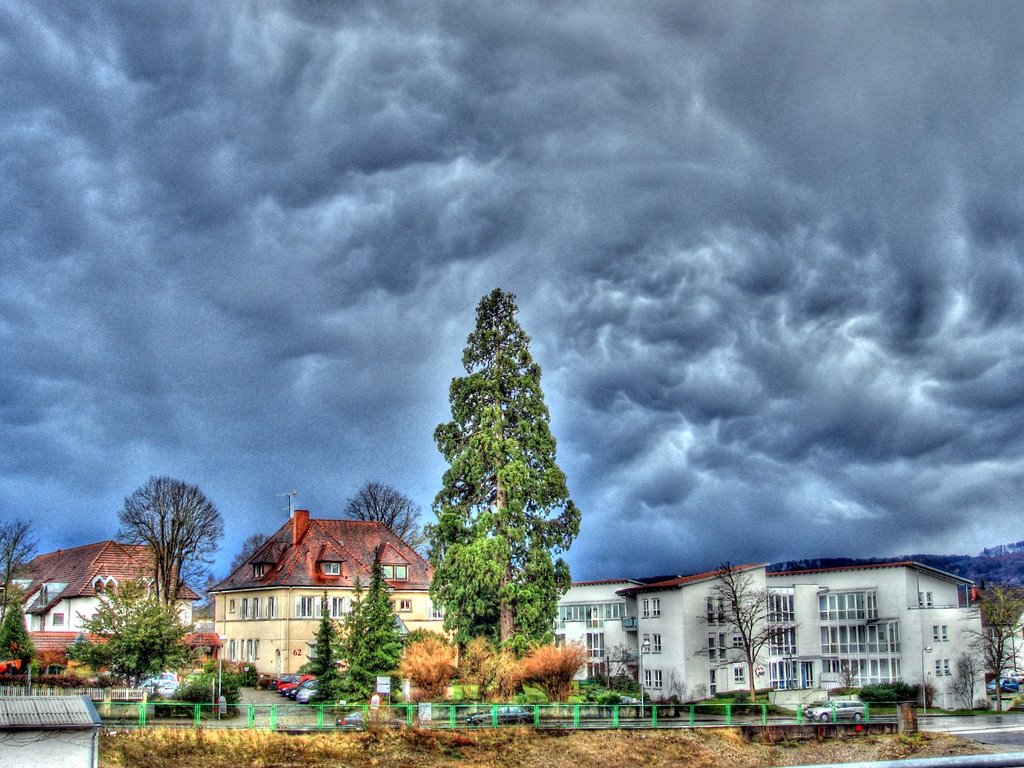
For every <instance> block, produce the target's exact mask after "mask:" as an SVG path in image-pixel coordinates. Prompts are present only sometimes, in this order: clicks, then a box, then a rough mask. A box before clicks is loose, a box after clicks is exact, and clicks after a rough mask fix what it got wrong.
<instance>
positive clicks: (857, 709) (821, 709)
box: [804, 701, 868, 723]
mask: <svg viewBox="0 0 1024 768" xmlns="http://www.w3.org/2000/svg"><path fill="white" fill-rule="evenodd" d="M867 711H868V710H867V707H866V706H865V705H864V704H863V703H862V702H859V701H817V702H815V703H814V704H811V705H810V706H809V707H807V709H805V710H804V715H805V716H806V717H807V719H808V720H818V721H820V722H822V723H828V722H831V721H832V720H833V712H834V713H835V720H852V721H853V722H855V723H859V722H860V721H861V720H863V719H864V716H865V715H866V714H867Z"/></svg>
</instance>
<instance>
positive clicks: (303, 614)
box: [295, 595, 317, 619]
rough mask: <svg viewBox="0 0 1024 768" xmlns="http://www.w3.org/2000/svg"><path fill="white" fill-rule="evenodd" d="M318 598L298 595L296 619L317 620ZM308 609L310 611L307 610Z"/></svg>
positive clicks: (296, 599)
mask: <svg viewBox="0 0 1024 768" xmlns="http://www.w3.org/2000/svg"><path fill="white" fill-rule="evenodd" d="M316 602H317V600H316V598H315V597H313V596H310V595H298V596H296V598H295V618H296V619H314V618H316ZM307 607H308V610H307Z"/></svg>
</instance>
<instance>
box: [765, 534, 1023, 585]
mask: <svg viewBox="0 0 1024 768" xmlns="http://www.w3.org/2000/svg"><path fill="white" fill-rule="evenodd" d="M898 560H914V561H916V562H918V563H921V564H922V565H928V566H931V567H932V568H938V569H940V570H943V571H948V572H949V573H954V574H956V575H957V576H963V577H964V578H966V579H971V580H972V581H974V582H976V583H977V584H978V586H982V587H984V586H995V585H1001V586H1024V541H1018V542H1014V543H1013V544H1001V545H999V546H995V547H990V548H989V547H987V548H985V549H983V550H982V551H981V553H980V554H978V555H927V554H917V555H896V556H893V557H867V558H864V557H861V558H857V557H817V558H806V559H803V560H786V561H783V562H779V563H772V564H771V565H770V566H769V567H768V569H769V570H770V571H777V572H783V573H788V572H791V571H805V570H815V569H818V568H844V567H849V566H853V565H871V564H873V563H891V562H893V561H898Z"/></svg>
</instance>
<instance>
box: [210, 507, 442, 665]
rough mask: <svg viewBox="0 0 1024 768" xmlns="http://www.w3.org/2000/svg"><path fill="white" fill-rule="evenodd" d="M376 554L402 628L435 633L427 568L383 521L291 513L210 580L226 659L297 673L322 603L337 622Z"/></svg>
mask: <svg viewBox="0 0 1024 768" xmlns="http://www.w3.org/2000/svg"><path fill="white" fill-rule="evenodd" d="M377 555H379V558H380V565H381V568H382V570H383V574H384V580H385V582H386V583H387V584H388V586H389V588H390V589H391V596H392V602H393V605H394V611H395V616H396V617H397V620H398V621H399V623H400V624H401V626H402V628H403V631H405V630H409V631H411V630H415V629H430V630H433V631H436V632H441V631H442V627H443V616H442V615H441V614H440V613H439V612H438V611H436V610H435V609H434V607H433V605H432V603H431V601H430V597H429V594H428V593H429V589H430V581H431V578H432V576H433V573H432V570H431V568H430V565H429V564H428V563H427V562H426V560H424V559H423V557H422V556H420V555H419V554H418V553H417V552H416V551H415V550H414V549H413V548H412V547H410V546H409V545H408V544H406V543H405V542H404V541H403V540H402V539H401V538H399V537H398V536H396V535H395V534H394V533H392V532H391V530H389V529H388V528H387V526H385V525H383V524H381V523H376V522H365V521H360V520H332V519H313V518H310V516H309V511H308V510H302V509H299V510H295V513H294V515H293V517H292V519H291V520H289V521H288V522H286V523H285V524H284V525H283V526H282V527H281V528H280V529H279V530H278V531H277V532H276V533H274V534H273V535H272V536H271V537H270V538H268V539H267V541H266V542H264V543H263V545H262V546H261V547H260V548H259V549H258V550H257V551H256V552H255V553H254V554H253V555H252V556H251V557H249V558H248V559H247V560H246V561H245V562H244V563H242V565H240V566H239V567H238V568H237V569H236V570H235V571H234V573H232V574H231V575H230V576H228V578H227V579H225V580H224V581H222V582H220V583H219V584H217V585H215V586H214V587H213V588H212V589H211V590H210V594H211V595H213V597H214V628H215V630H216V632H217V634H218V635H219V636H220V639H221V642H222V643H223V651H222V654H223V656H224V658H226V659H228V660H231V661H244V662H249V663H252V664H253V665H254V666H255V668H256V670H257V672H259V673H261V674H268V675H280V674H285V673H288V672H295V671H297V670H298V669H299V668H300V667H301V666H302V665H303V664H305V663H306V662H307V661H308V660H309V658H310V655H311V654H312V653H313V652H314V648H315V637H316V632H317V629H318V627H319V624H320V617H321V606H322V605H324V601H326V606H327V610H328V612H329V614H330V616H331V618H333V619H337V620H339V621H343V620H344V618H345V616H347V615H348V613H349V612H350V610H351V608H352V598H353V595H354V593H355V587H356V582H357V581H358V582H359V583H360V584H361V585H362V587H363V588H364V589H365V587H366V586H367V585H369V583H370V578H371V576H372V568H373V563H374V558H375V556H377Z"/></svg>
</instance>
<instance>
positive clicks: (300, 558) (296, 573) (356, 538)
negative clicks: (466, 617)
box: [210, 510, 433, 592]
mask: <svg viewBox="0 0 1024 768" xmlns="http://www.w3.org/2000/svg"><path fill="white" fill-rule="evenodd" d="M300 511H301V510H300ZM298 516H299V512H296V517H298ZM294 525H295V518H293V519H292V520H289V521H288V522H286V523H285V524H284V525H283V526H281V528H280V529H278V531H277V532H276V533H274V534H273V535H272V536H270V538H268V539H267V540H266V541H265V542H264V543H263V545H262V546H261V547H260V548H259V549H258V550H256V552H255V553H253V555H252V556H251V557H250V558H249V559H248V560H246V561H245V562H244V563H242V565H240V566H239V567H238V568H237V569H235V571H234V572H233V573H232V574H231V575H230V576H228V577H227V578H226V579H224V581H222V582H220V583H219V584H216V585H215V586H214V587H213V588H212V589H211V590H210V591H211V592H227V591H234V590H244V589H267V588H274V587H317V588H320V587H345V588H351V587H353V586H354V585H355V581H356V579H357V578H358V579H359V581H360V582H361V583H362V584H363V586H366V585H367V584H369V583H370V577H371V576H372V573H371V569H372V567H373V558H374V551H375V550H376V549H377V548H380V550H381V564H383V565H405V566H408V574H407V578H405V579H388V580H387V581H388V584H389V585H390V586H391V588H392V589H409V590H426V589H428V588H429V587H430V581H431V579H432V578H433V570H432V569H431V567H430V565H429V563H427V561H426V560H424V559H423V557H422V556H420V554H419V553H418V552H416V550H414V549H413V548H412V547H410V546H409V545H408V544H406V543H405V542H404V541H403V540H402V539H401V538H399V537H398V536H397V535H395V534H394V533H393V532H392V531H391V530H390V529H389V528H388V527H387V526H386V525H384V524H383V523H377V522H366V521H363V520H329V519H324V520H319V519H315V518H310V519H309V524H308V525H307V526H306V528H305V531H302V530H301V524H300V532H299V541H298V543H294V533H293V526H294ZM324 562H337V563H341V575H340V576H328V575H326V574H325V573H324V572H323V568H322V565H321V564H322V563H324ZM254 565H266V572H265V573H264V575H263V576H261V577H255V576H254V575H253V571H254V569H253V566H254Z"/></svg>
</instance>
